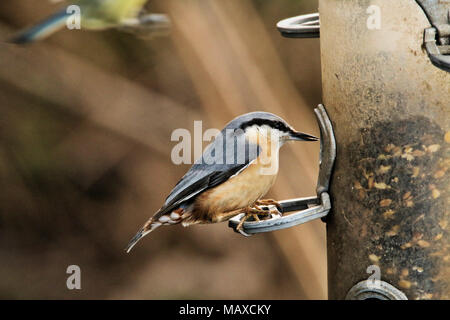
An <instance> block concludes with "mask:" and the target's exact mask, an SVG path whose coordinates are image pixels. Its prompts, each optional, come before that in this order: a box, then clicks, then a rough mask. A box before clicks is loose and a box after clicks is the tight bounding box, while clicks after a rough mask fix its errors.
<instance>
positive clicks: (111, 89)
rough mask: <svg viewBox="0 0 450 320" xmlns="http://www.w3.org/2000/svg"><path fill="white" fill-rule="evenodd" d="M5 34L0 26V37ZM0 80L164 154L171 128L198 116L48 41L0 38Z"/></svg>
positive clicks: (166, 150)
mask: <svg viewBox="0 0 450 320" xmlns="http://www.w3.org/2000/svg"><path fill="white" fill-rule="evenodd" d="M5 34H6V32H5V27H2V26H0V36H1V37H2V38H4V36H5ZM0 80H1V81H5V82H7V83H9V84H11V85H13V86H15V87H17V88H19V89H21V90H23V91H25V92H27V93H29V94H33V95H35V96H37V97H40V98H41V99H43V100H44V101H49V102H50V103H52V104H55V105H58V106H61V107H63V108H66V109H67V110H68V111H70V112H73V113H75V114H78V115H80V116H82V117H85V118H86V119H88V120H89V121H92V122H93V123H95V124H97V125H99V126H101V127H105V128H107V129H109V130H112V131H114V132H116V133H118V134H121V135H123V136H126V137H128V138H131V139H133V140H135V141H137V142H139V143H142V144H144V145H146V146H148V147H150V148H151V149H152V150H154V151H157V152H159V153H161V154H164V155H167V154H168V152H169V151H170V145H169V144H168V143H167V138H168V137H170V135H171V132H172V131H173V129H175V128H182V127H185V126H186V124H187V123H192V122H193V120H194V119H201V117H200V115H198V114H196V113H195V112H194V111H192V110H188V109H186V108H184V107H183V106H181V105H179V104H177V103H175V102H173V101H172V100H170V99H168V98H167V97H164V96H162V95H160V94H158V93H155V92H152V91H151V90H149V89H148V88H144V87H142V86H141V85H139V84H137V83H133V82H132V81H129V80H127V79H125V78H122V77H120V76H118V75H116V74H114V75H113V74H109V73H108V72H106V71H104V70H101V69H100V68H98V67H96V66H94V65H92V64H90V63H89V62H86V61H85V60H82V59H80V58H78V57H76V56H74V55H72V54H71V53H70V52H66V51H64V50H62V49H59V48H57V47H53V46H50V45H46V44H39V45H36V46H34V47H33V50H29V48H27V47H18V46H14V45H10V44H4V43H1V44H0Z"/></svg>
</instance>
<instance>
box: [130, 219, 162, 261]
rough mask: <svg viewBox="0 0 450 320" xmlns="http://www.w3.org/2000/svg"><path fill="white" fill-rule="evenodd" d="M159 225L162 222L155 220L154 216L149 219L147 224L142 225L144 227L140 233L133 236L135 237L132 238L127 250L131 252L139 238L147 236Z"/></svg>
mask: <svg viewBox="0 0 450 320" xmlns="http://www.w3.org/2000/svg"><path fill="white" fill-rule="evenodd" d="M159 226H161V222H156V221H154V220H153V218H151V219H150V220H148V221H147V222H146V224H145V225H144V226H143V227H142V229H141V230H139V231H138V233H136V235H135V236H134V237H133V239H131V240H130V242H129V243H128V246H127V248H126V249H125V251H126V252H127V253H129V252H130V251H131V249H133V247H134V246H135V245H136V243H138V242H139V240H141V239H142V238H143V237H145V236H146V235H147V234H149V233H150V232H152V231H153V230H155V229H156V228H158V227H159Z"/></svg>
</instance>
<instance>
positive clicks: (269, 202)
mask: <svg viewBox="0 0 450 320" xmlns="http://www.w3.org/2000/svg"><path fill="white" fill-rule="evenodd" d="M255 205H256V206H271V205H272V206H275V207H276V208H277V209H278V211H279V212H280V213H281V214H283V207H282V206H281V204H280V203H279V202H278V201H275V200H273V199H260V200H257V201H256V202H255Z"/></svg>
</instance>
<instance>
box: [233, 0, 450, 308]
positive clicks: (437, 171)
mask: <svg viewBox="0 0 450 320" xmlns="http://www.w3.org/2000/svg"><path fill="white" fill-rule="evenodd" d="M319 14H320V19H319ZM449 19H450V1H447V0H417V1H414V0H398V1H376V2H374V1H369V0H363V1H352V0H319V13H315V14H308V15H303V16H298V17H293V18H289V19H285V20H283V21H280V22H279V23H278V25H277V27H278V29H279V31H280V32H281V33H282V35H283V36H286V37H289V38H314V37H320V45H321V63H322V82H323V83H322V86H323V102H324V103H323V105H324V106H322V107H321V108H322V110H323V113H324V114H326V115H327V119H328V116H329V119H328V120H327V121H331V122H330V128H329V129H328V132H329V133H333V132H334V135H332V136H333V140H334V137H335V138H336V145H335V147H336V149H335V150H337V156H336V163H335V165H334V170H333V172H332V174H331V172H330V175H328V178H329V179H331V184H330V188H329V190H328V188H327V190H326V193H325V194H326V195H327V196H328V195H329V197H330V198H329V200H330V202H329V203H328V205H329V207H330V208H331V210H330V212H329V214H328V215H324V217H326V223H327V248H328V254H327V256H328V290H329V294H328V295H329V298H330V299H390V300H400V299H450V232H449V228H450V211H449V210H448V202H449V192H450V189H449V182H450V179H449V177H448V175H449V174H450V117H449V114H450V73H449V71H450V56H449V54H450V46H449V44H450V21H449ZM293 41H301V40H293ZM325 109H326V111H325ZM319 123H320V121H319ZM331 124H332V126H331ZM321 131H322V133H323V131H324V127H323V126H321ZM321 146H322V150H321V153H322V157H324V155H327V154H328V155H329V154H330V153H333V152H334V151H333V147H332V143H331V144H330V141H329V140H328V142H327V141H325V143H324V141H322V145H321ZM325 171H326V170H322V168H321V173H320V174H321V175H327V173H326V172H325ZM328 178H327V179H328ZM319 181H320V178H319ZM318 194H320V193H319V190H318ZM287 202H288V203H291V204H293V202H292V201H291V200H288V201H287ZM313 202H314V203H317V201H313ZM323 202H324V201H323ZM316 205H317V204H316ZM305 210H307V209H305V208H303V210H300V211H299V212H298V213H297V218H298V217H300V216H301V215H302V213H305V212H307V211H305ZM294 217H295V216H294ZM276 219H277V218H276V217H274V218H273V219H270V220H268V221H269V222H266V223H267V224H268V225H269V229H267V228H266V229H264V228H261V229H260V230H264V231H271V228H270V224H271V223H272V224H276ZM278 219H285V220H286V221H287V220H288V218H287V217H283V218H278ZM280 221H282V220H280ZM252 223H253V225H251V224H252ZM261 223H265V222H264V221H262V222H248V223H245V224H244V231H247V232H249V233H251V232H252V227H251V226H253V228H254V229H253V230H257V229H258V227H259V226H261V227H263V226H262V225H260V224H261ZM233 224H234V222H233V221H231V222H230V225H233ZM285 225H286V226H288V224H285Z"/></svg>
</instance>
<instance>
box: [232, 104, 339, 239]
mask: <svg viewBox="0 0 450 320" xmlns="http://www.w3.org/2000/svg"><path fill="white" fill-rule="evenodd" d="M314 112H315V114H316V117H317V120H318V123H319V127H320V137H321V139H320V171H319V178H318V182H317V189H316V190H317V196H315V197H307V198H297V199H289V200H283V201H280V205H281V209H282V213H288V212H293V213H291V214H289V215H286V216H282V215H281V213H280V212H279V211H278V210H277V209H276V207H275V206H268V207H266V208H267V209H268V210H270V212H271V218H270V219H267V220H261V221H246V222H244V223H243V225H242V229H240V230H237V226H238V225H239V222H240V220H241V219H242V218H243V217H244V215H245V214H239V215H237V216H235V217H233V218H232V219H230V220H229V222H228V226H229V227H230V228H233V229H234V231H236V232H239V233H241V234H242V235H244V236H250V235H252V234H256V233H262V232H271V231H275V230H280V229H285V228H290V227H293V226H296V225H299V224H302V223H305V222H308V221H311V220H315V219H318V218H323V217H325V216H326V215H327V214H328V212H329V211H330V209H331V202H330V196H329V195H328V188H329V185H330V178H331V173H332V170H333V165H334V160H335V158H336V141H335V138H334V132H333V127H332V124H331V121H330V119H329V118H328V115H327V112H326V110H325V107H324V106H323V105H321V104H320V105H319V106H318V107H317V108H315V109H314ZM272 212H274V213H272Z"/></svg>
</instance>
